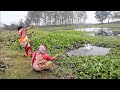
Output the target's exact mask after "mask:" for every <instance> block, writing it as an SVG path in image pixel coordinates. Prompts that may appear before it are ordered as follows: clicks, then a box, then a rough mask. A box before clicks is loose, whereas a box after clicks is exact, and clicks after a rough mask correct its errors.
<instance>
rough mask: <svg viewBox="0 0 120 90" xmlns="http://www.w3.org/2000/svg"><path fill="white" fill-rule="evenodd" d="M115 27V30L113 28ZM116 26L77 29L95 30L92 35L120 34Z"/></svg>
mask: <svg viewBox="0 0 120 90" xmlns="http://www.w3.org/2000/svg"><path fill="white" fill-rule="evenodd" d="M113 29H114V30H113ZM115 29H116V28H78V29H74V30H76V31H86V32H93V33H91V34H89V35H91V36H98V35H101V36H120V31H116V30H115Z"/></svg>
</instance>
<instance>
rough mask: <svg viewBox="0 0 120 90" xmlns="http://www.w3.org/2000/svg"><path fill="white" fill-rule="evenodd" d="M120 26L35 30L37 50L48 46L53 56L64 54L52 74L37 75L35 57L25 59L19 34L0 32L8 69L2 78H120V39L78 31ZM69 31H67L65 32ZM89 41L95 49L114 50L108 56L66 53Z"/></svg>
mask: <svg viewBox="0 0 120 90" xmlns="http://www.w3.org/2000/svg"><path fill="white" fill-rule="evenodd" d="M119 26H120V25H119V24H103V25H81V26H79V25H77V26H64V27H63V26H61V27H49V28H48V27H47V28H44V27H43V28H33V29H31V30H29V31H28V32H29V33H30V32H32V31H34V33H33V34H32V35H31V36H30V37H29V41H30V44H31V46H32V48H33V50H34V51H35V50H37V49H38V46H39V45H40V44H42V43H45V44H46V45H47V47H48V53H49V54H50V55H51V56H54V55H56V54H60V56H59V58H58V59H57V60H55V61H53V62H54V64H55V65H54V67H53V68H51V71H42V72H35V71H33V70H32V68H31V58H30V57H24V56H23V49H22V48H21V47H20V46H19V44H18V31H1V32H0V62H1V63H2V64H7V65H8V68H7V69H5V70H1V71H0V78H1V79H119V78H120V37H110V36H102V37H101V36H94V37H93V36H89V35H88V34H89V33H88V32H81V31H75V30H73V29H74V28H76V27H77V28H80V27H87V28H88V27H118V29H117V30H120V29H119ZM64 29H66V30H64ZM85 42H90V44H92V45H95V46H102V47H108V48H111V50H110V52H109V54H108V55H105V56H72V57H69V56H67V55H66V54H65V53H66V52H67V51H69V50H71V49H75V48H79V47H82V46H83V45H84V43H85Z"/></svg>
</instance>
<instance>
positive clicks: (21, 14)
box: [0, 11, 98, 25]
mask: <svg viewBox="0 0 120 90" xmlns="http://www.w3.org/2000/svg"><path fill="white" fill-rule="evenodd" d="M27 12H28V11H0V23H2V24H7V25H10V24H17V23H18V22H19V20H20V19H23V21H24V20H25V17H26V16H27ZM94 13H95V11H87V17H88V18H87V19H86V23H92V24H95V23H98V21H97V20H96V19H95V17H94V16H95V14H94Z"/></svg>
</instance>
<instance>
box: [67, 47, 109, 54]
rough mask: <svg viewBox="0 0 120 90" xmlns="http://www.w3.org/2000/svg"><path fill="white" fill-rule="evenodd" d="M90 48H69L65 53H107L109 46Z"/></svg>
mask: <svg viewBox="0 0 120 90" xmlns="http://www.w3.org/2000/svg"><path fill="white" fill-rule="evenodd" d="M91 48H92V49H91V50H86V48H85V47H80V48H78V49H74V50H70V51H68V52H67V53H66V54H67V55H68V56H73V55H74V56H87V55H106V54H108V53H109V51H110V48H104V47H97V46H91Z"/></svg>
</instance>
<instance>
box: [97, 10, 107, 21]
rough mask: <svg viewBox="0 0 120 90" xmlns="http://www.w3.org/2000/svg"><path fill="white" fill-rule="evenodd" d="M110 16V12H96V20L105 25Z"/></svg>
mask: <svg viewBox="0 0 120 90" xmlns="http://www.w3.org/2000/svg"><path fill="white" fill-rule="evenodd" d="M108 16H109V12H108V11H96V12H95V18H96V19H97V20H98V21H99V22H101V23H103V21H104V20H106V19H107V18H108Z"/></svg>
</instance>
